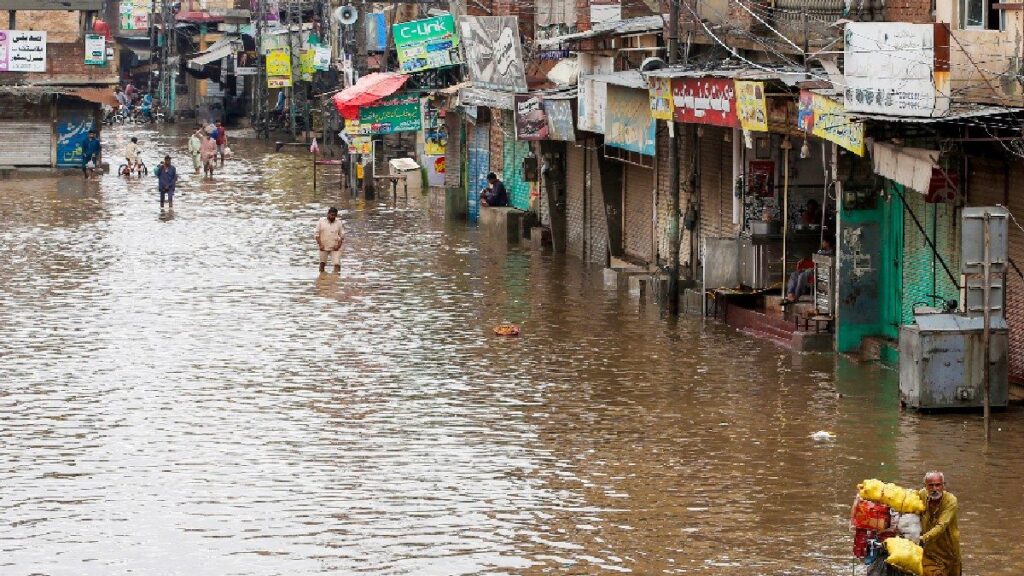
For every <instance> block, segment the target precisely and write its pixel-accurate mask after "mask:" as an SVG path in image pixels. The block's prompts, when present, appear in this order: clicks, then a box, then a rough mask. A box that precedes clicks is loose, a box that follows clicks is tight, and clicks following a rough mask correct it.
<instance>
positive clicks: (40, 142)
mask: <svg viewBox="0 0 1024 576" xmlns="http://www.w3.org/2000/svg"><path fill="white" fill-rule="evenodd" d="M51 132H52V130H51V129H50V123H49V122H45V121H36V122H10V121H0V142H5V144H4V145H3V146H0V166H51V165H52V153H53V147H52V140H51V139H52V134H51Z"/></svg>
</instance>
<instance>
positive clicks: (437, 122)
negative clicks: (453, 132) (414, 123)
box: [422, 98, 448, 156]
mask: <svg viewBox="0 0 1024 576" xmlns="http://www.w3.org/2000/svg"><path fill="white" fill-rule="evenodd" d="M422 108H423V151H424V152H425V153H426V154H429V155H432V156H438V155H442V154H444V153H445V150H447V149H448V125H447V124H446V123H445V110H444V109H443V108H442V107H441V105H440V103H439V101H438V100H435V99H433V98H426V99H424V100H423V106H422Z"/></svg>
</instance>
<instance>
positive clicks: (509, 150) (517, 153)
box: [502, 115, 530, 210]
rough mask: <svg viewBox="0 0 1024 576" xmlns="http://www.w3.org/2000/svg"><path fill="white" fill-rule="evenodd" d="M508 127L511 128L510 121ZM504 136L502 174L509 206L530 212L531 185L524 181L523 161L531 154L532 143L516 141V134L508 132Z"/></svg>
mask: <svg viewBox="0 0 1024 576" xmlns="http://www.w3.org/2000/svg"><path fill="white" fill-rule="evenodd" d="M509 118H511V116H510V115H509ZM508 125H509V126H511V122H510V121H509V124H508ZM504 136H505V148H504V151H503V156H502V159H503V161H504V165H503V167H502V174H503V175H504V176H505V190H506V191H507V192H508V201H509V204H511V205H512V206H513V207H515V208H518V209H520V210H529V209H530V183H529V182H524V181H523V159H524V158H526V156H527V155H528V154H529V153H530V143H529V142H523V141H520V140H516V137H515V132H511V133H510V132H508V131H507V130H506V131H505V133H504Z"/></svg>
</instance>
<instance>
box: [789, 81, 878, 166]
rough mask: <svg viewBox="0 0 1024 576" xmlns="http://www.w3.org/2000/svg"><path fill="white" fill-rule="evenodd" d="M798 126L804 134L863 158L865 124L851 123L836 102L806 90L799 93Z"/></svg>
mask: <svg viewBox="0 0 1024 576" xmlns="http://www.w3.org/2000/svg"><path fill="white" fill-rule="evenodd" d="M797 125H798V126H799V128H800V129H801V130H803V131H804V132H810V133H811V134H813V135H815V136H817V137H818V138H822V139H824V140H828V141H829V142H833V143H835V144H837V145H839V146H841V147H843V148H845V149H847V150H849V151H850V152H853V153H854V154H856V155H858V156H863V155H864V124H862V123H860V122H853V121H851V119H850V117H849V116H847V115H846V110H845V108H843V105H842V104H840V103H839V102H837V101H835V100H832V99H831V98H827V97H825V96H822V95H820V94H815V93H813V92H810V91H807V90H801V91H800V108H799V111H798V113H797Z"/></svg>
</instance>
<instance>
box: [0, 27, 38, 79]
mask: <svg viewBox="0 0 1024 576" xmlns="http://www.w3.org/2000/svg"><path fill="white" fill-rule="evenodd" d="M0 72H46V32H33V31H28V30H0Z"/></svg>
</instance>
